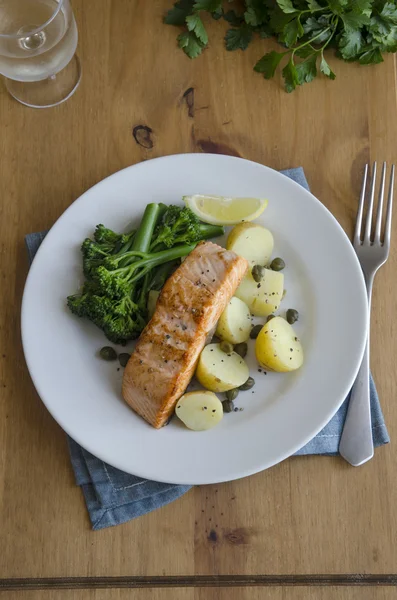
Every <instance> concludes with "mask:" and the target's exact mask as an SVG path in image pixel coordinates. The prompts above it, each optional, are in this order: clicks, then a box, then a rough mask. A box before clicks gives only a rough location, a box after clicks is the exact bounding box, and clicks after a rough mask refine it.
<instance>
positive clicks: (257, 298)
mask: <svg viewBox="0 0 397 600" xmlns="http://www.w3.org/2000/svg"><path fill="white" fill-rule="evenodd" d="M256 279H257V280H255V279H254V277H253V276H252V273H251V271H250V272H248V273H247V275H246V276H245V277H244V279H243V280H242V282H241V283H240V285H239V287H238V288H237V290H236V292H235V296H236V297H237V298H239V299H240V300H242V301H243V302H245V303H246V305H247V306H248V308H249V310H250V311H251V313H252V314H253V315H254V316H255V317H267V316H268V315H270V314H272V313H274V312H275V311H276V310H277V309H278V307H279V306H280V302H281V300H282V297H283V291H284V275H283V273H280V272H279V271H272V270H270V269H263V271H262V273H261V277H260V279H259V278H258V277H256ZM258 279H259V280H258Z"/></svg>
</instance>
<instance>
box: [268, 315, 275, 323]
mask: <svg viewBox="0 0 397 600" xmlns="http://www.w3.org/2000/svg"><path fill="white" fill-rule="evenodd" d="M275 316H276V315H269V316H268V317H267V319H266V323H268V322H269V321H271V320H272V319H274V317H275Z"/></svg>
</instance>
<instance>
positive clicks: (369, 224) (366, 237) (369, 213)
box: [363, 162, 376, 243]
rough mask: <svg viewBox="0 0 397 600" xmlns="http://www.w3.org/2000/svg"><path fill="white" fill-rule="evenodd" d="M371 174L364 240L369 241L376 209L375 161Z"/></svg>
mask: <svg viewBox="0 0 397 600" xmlns="http://www.w3.org/2000/svg"><path fill="white" fill-rule="evenodd" d="M371 175H372V180H371V193H370V196H369V203H368V211H367V220H366V221H365V230H364V240H363V241H364V242H368V243H369V242H370V241H371V229H372V213H373V210H374V197H375V183H376V162H374V166H373V169H372V174H371Z"/></svg>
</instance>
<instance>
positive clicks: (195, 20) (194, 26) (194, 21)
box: [186, 14, 208, 46]
mask: <svg viewBox="0 0 397 600" xmlns="http://www.w3.org/2000/svg"><path fill="white" fill-rule="evenodd" d="M186 25H187V28H188V30H189V31H194V33H195V34H196V36H197V37H198V39H199V40H200V42H201V43H202V44H203V45H204V46H206V45H207V44H208V35H207V32H206V30H205V27H204V23H203V22H202V20H201V18H200V15H198V14H194V15H190V16H188V17H186Z"/></svg>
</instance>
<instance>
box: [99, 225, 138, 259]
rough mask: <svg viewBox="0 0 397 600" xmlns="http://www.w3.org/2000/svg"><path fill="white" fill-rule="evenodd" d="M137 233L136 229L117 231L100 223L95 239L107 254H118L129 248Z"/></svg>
mask: <svg viewBox="0 0 397 600" xmlns="http://www.w3.org/2000/svg"><path fill="white" fill-rule="evenodd" d="M135 233H136V231H135V230H133V231H130V233H115V232H114V231H112V230H111V229H108V228H107V227H105V226H104V225H101V224H100V225H97V226H96V229H95V232H94V240H95V241H96V242H97V244H98V245H99V247H100V248H101V250H103V251H104V252H106V254H116V253H118V252H125V251H126V250H128V249H129V247H130V245H131V243H132V241H133V239H134V236H135Z"/></svg>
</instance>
